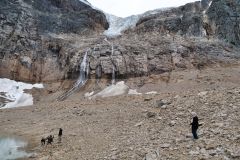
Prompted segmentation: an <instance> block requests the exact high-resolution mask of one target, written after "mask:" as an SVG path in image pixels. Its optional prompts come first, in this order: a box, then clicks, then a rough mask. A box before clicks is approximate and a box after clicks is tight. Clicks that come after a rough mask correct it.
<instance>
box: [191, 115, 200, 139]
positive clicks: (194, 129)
mask: <svg viewBox="0 0 240 160" xmlns="http://www.w3.org/2000/svg"><path fill="white" fill-rule="evenodd" d="M190 125H192V134H193V138H194V139H198V135H197V130H198V127H199V126H201V125H202V124H199V123H198V116H197V114H196V113H195V112H194V113H193V121H192V123H191V124H190Z"/></svg>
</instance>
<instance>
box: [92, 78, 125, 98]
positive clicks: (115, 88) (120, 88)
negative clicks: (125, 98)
mask: <svg viewBox="0 0 240 160" xmlns="http://www.w3.org/2000/svg"><path fill="white" fill-rule="evenodd" d="M128 90H129V87H128V86H127V85H125V83H124V81H121V82H118V83H116V84H112V85H111V86H108V87H107V88H105V89H104V90H102V91H101V92H99V93H97V94H95V95H94V96H93V97H103V98H104V97H112V96H120V95H123V94H126V93H128Z"/></svg>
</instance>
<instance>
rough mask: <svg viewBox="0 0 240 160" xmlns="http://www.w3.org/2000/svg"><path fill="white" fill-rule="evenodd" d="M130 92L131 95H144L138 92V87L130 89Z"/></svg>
mask: <svg viewBox="0 0 240 160" xmlns="http://www.w3.org/2000/svg"><path fill="white" fill-rule="evenodd" d="M128 94H129V95H142V93H139V92H137V90H136V89H130V90H129V91H128Z"/></svg>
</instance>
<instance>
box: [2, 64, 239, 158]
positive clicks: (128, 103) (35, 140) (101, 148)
mask: <svg viewBox="0 0 240 160" xmlns="http://www.w3.org/2000/svg"><path fill="white" fill-rule="evenodd" d="M239 71H240V70H239V66H232V67H218V68H212V69H204V70H201V71H200V70H188V71H175V72H172V73H171V75H168V76H166V75H165V76H164V75H162V76H156V75H151V76H149V77H142V78H132V79H129V80H128V81H127V82H126V83H127V84H128V85H129V86H131V87H132V88H134V87H135V88H137V89H138V91H141V92H146V91H153V90H155V91H158V94H153V95H144V94H143V95H132V96H130V95H124V96H119V97H111V98H110V97H109V98H104V99H100V98H97V99H92V100H89V99H84V98H81V96H80V95H82V93H83V92H86V91H85V90H83V91H81V92H79V93H76V94H74V95H72V96H71V97H69V98H68V99H67V100H65V101H63V102H57V101H54V97H55V96H56V94H59V93H55V94H53V93H49V95H48V99H47V98H44V99H43V98H39V101H38V104H36V105H34V106H29V107H22V108H17V109H4V110H0V131H1V134H12V135H17V136H21V137H25V138H26V139H27V140H28V141H29V143H30V146H29V147H28V150H29V151H30V152H33V153H35V154H33V156H32V157H31V158H29V159H38V160H47V159H52V160H61V159H62V160H66V159H71V160H73V159H81V160H82V159H85V160H87V159H91V160H93V159H101V160H105V159H106V160H107V159H109V160H114V159H116V160H117V159H121V160H122V159H136V160H143V159H146V160H160V159H161V160H162V159H206V160H209V159H216V160H219V159H226V160H227V159H240V147H239V146H240V145H239V143H240V130H239V124H240V116H239V111H240V109H239V107H240V87H239V78H240V72H239ZM166 77H169V80H168V81H164V80H166ZM140 84H141V85H140ZM191 112H196V113H197V114H198V116H199V118H200V123H202V124H203V126H201V127H200V129H199V131H198V132H199V139H198V140H193V139H192V136H191V129H190V125H189V124H190V122H191ZM60 127H61V128H63V137H62V143H57V133H58V129H59V128H60ZM50 134H54V135H55V141H54V143H53V145H49V146H45V147H41V146H40V140H41V138H42V137H46V136H48V135H50Z"/></svg>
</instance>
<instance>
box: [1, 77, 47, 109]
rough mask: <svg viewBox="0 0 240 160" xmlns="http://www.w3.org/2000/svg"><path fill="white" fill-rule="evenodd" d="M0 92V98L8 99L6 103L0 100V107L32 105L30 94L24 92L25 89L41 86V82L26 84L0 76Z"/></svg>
mask: <svg viewBox="0 0 240 160" xmlns="http://www.w3.org/2000/svg"><path fill="white" fill-rule="evenodd" d="M0 84H1V85H0V93H1V96H0V97H2V98H4V99H6V100H8V102H7V103H5V104H4V103H3V102H0V103H1V105H0V106H3V107H2V108H14V107H20V106H28V105H33V97H32V95H31V94H28V93H24V90H25V89H32V88H43V84H28V83H23V82H16V81H14V80H10V79H6V78H0Z"/></svg>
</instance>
